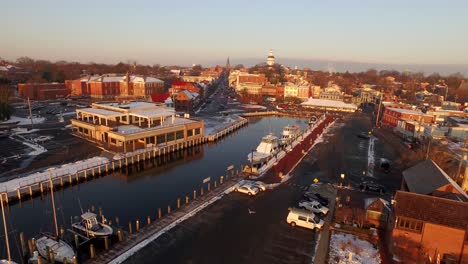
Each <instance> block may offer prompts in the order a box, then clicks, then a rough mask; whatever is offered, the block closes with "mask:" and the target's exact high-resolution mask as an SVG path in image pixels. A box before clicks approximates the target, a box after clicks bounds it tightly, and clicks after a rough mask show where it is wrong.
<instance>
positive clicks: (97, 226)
mask: <svg viewBox="0 0 468 264" xmlns="http://www.w3.org/2000/svg"><path fill="white" fill-rule="evenodd" d="M72 227H73V228H74V229H76V230H78V231H80V232H82V233H84V234H85V235H87V236H90V237H105V236H110V235H112V232H113V230H112V227H110V226H108V225H106V224H104V223H100V222H98V220H97V217H96V214H95V213H91V212H86V213H84V214H82V215H81V221H80V222H77V223H73V224H72Z"/></svg>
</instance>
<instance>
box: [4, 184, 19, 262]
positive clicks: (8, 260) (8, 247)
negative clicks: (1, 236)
mask: <svg viewBox="0 0 468 264" xmlns="http://www.w3.org/2000/svg"><path fill="white" fill-rule="evenodd" d="M0 203H1V204H2V218H3V228H4V229H5V245H6V250H7V259H0V264H3V263H5V264H16V262H14V261H12V260H11V254H10V242H9V240H8V229H7V225H6V219H5V209H4V208H3V193H2V194H0Z"/></svg>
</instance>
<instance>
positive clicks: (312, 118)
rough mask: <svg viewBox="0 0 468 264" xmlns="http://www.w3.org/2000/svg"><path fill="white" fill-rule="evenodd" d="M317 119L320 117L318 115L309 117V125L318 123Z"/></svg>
mask: <svg viewBox="0 0 468 264" xmlns="http://www.w3.org/2000/svg"><path fill="white" fill-rule="evenodd" d="M317 121H318V118H317V117H316V116H311V117H310V119H309V126H312V125H314V124H315V123H317Z"/></svg>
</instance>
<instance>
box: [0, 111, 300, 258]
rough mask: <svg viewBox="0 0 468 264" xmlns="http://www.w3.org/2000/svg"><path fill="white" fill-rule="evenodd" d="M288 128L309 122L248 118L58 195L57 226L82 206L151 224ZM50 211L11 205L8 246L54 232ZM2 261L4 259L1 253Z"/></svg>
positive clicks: (33, 204) (43, 205)
mask: <svg viewBox="0 0 468 264" xmlns="http://www.w3.org/2000/svg"><path fill="white" fill-rule="evenodd" d="M286 125H299V126H301V127H302V128H304V127H305V126H307V122H304V119H298V118H284V117H268V118H250V119H249V125H248V126H246V127H243V128H241V129H240V130H237V131H235V132H234V133H233V134H231V135H228V136H227V137H225V138H223V139H222V140H221V141H219V142H217V143H211V144H205V145H203V146H196V147H193V148H190V149H188V150H182V151H179V152H176V153H172V154H169V155H166V156H164V157H160V158H157V159H155V160H151V161H145V162H142V163H140V164H139V165H136V166H132V167H130V168H128V169H123V170H121V171H118V172H114V173H112V174H110V175H108V176H103V177H98V178H95V179H91V180H89V181H87V182H84V183H81V184H79V185H75V186H72V187H67V188H64V189H59V190H56V192H55V201H56V206H57V208H58V210H57V218H58V223H59V226H64V227H66V228H69V227H70V221H71V217H73V216H78V215H80V203H81V205H82V207H83V209H84V210H87V209H91V208H93V207H94V208H95V210H96V211H98V210H99V208H102V211H103V213H104V215H105V216H106V218H107V219H109V220H112V221H113V222H115V218H116V217H118V218H119V222H120V225H121V226H125V227H126V226H127V225H128V223H129V221H133V222H134V221H135V220H136V219H140V220H143V219H146V217H147V216H151V217H152V218H153V219H154V218H155V217H156V215H157V211H158V208H167V206H168V205H171V207H173V208H174V207H175V205H176V201H177V198H180V197H185V196H186V195H189V196H191V194H192V193H193V190H200V187H201V186H202V181H203V179H204V178H206V177H211V178H212V179H218V178H219V177H220V176H222V175H225V174H226V168H227V167H228V166H230V165H234V167H235V168H236V169H239V168H240V166H241V165H242V164H246V163H247V154H248V152H249V151H250V150H251V149H252V148H255V147H257V145H258V143H259V142H260V140H261V138H262V137H263V136H265V135H266V134H268V133H270V132H272V133H274V134H276V135H277V136H279V137H280V136H281V132H282V130H283V127H285V126H286ZM78 200H79V201H80V203H79V202H78ZM50 208H51V206H50V197H49V195H44V196H42V197H36V198H34V199H32V200H25V201H22V202H21V204H12V205H10V206H9V207H8V208H7V218H8V220H9V223H10V224H9V229H10V230H16V231H17V232H16V233H13V234H12V235H11V236H10V240H11V244H12V245H14V246H15V245H19V238H18V237H19V232H24V234H25V236H26V239H30V238H32V237H33V236H35V235H37V234H38V233H39V231H41V230H42V231H51V230H53V229H52V216H51V214H50V210H51V209H50ZM14 246H12V247H13V248H12V253H13V254H14V255H15V256H18V252H19V251H18V250H17V249H15V248H14ZM0 248H1V249H4V248H5V246H4V240H3V239H0ZM1 255H2V256H6V254H4V252H2V254H1ZM15 259H18V260H19V258H15Z"/></svg>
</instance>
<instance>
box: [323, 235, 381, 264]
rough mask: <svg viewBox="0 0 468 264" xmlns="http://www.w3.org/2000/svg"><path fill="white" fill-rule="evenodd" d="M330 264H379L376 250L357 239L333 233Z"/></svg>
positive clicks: (369, 244)
mask: <svg viewBox="0 0 468 264" xmlns="http://www.w3.org/2000/svg"><path fill="white" fill-rule="evenodd" d="M328 263H330V264H361V263H366V264H374V263H375V264H378V263H381V259H380V254H379V250H378V248H375V247H374V246H373V245H372V244H371V243H370V242H368V241H366V240H362V239H360V238H359V237H357V236H355V235H352V234H346V233H338V232H333V233H332V235H331V238H330V253H329V256H328Z"/></svg>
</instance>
